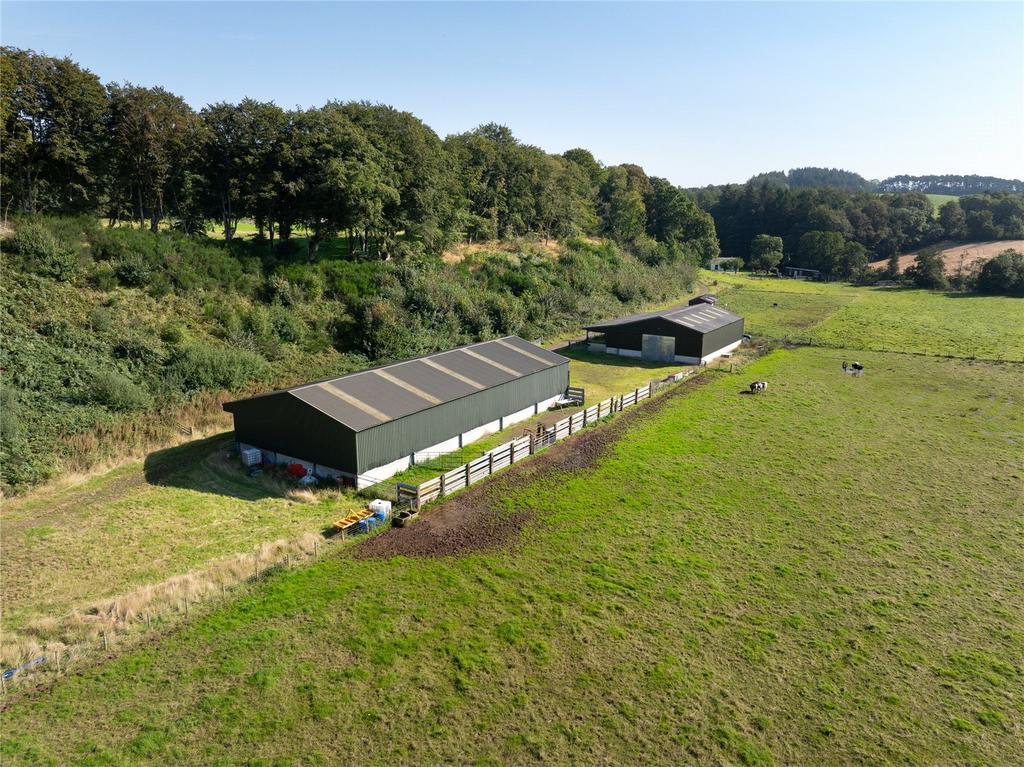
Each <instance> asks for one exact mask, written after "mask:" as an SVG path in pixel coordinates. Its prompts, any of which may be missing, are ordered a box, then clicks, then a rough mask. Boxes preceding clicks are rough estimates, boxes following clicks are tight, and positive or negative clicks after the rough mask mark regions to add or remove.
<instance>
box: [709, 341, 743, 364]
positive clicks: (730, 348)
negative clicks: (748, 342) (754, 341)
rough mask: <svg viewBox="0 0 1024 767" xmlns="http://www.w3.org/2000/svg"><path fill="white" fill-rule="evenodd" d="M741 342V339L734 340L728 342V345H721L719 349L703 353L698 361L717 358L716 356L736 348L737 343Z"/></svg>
mask: <svg viewBox="0 0 1024 767" xmlns="http://www.w3.org/2000/svg"><path fill="white" fill-rule="evenodd" d="M742 343H743V341H742V340H739V341H734V342H733V343H731V344H729V345H728V346H723V347H722V348H721V349H719V350H717V351H714V352H711V354H705V355H704V356H703V357H701V358H700V361H701V362H702V363H707V362H711V360H713V359H717V358H718V357H721V356H722V355H723V354H728V353H729V352H731V351H732V350H733V349H736V348H738V347H739V345H740V344H742Z"/></svg>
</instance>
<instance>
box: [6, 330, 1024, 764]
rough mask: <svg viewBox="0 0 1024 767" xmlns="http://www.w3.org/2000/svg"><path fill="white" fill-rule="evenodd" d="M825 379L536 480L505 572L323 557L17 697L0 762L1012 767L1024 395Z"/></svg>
mask: <svg viewBox="0 0 1024 767" xmlns="http://www.w3.org/2000/svg"><path fill="white" fill-rule="evenodd" d="M841 357H842V354H841V353H839V352H837V351H834V350H828V349H815V348H802V349H798V350H793V351H780V352H776V353H773V354H772V355H770V356H769V357H766V358H764V359H762V360H760V361H758V362H756V363H754V364H753V365H752V366H751V367H750V369H749V370H748V371H747V372H748V373H749V375H744V376H742V377H740V376H729V375H725V374H719V375H716V376H715V380H713V381H712V382H711V383H710V384H708V385H706V386H704V387H700V388H698V389H697V390H695V391H693V392H691V393H689V394H688V395H687V396H685V397H681V398H679V399H677V400H675V401H674V402H673V403H671V404H670V405H669V406H668V407H666V408H665V409H664V410H663V411H662V412H661V413H660V414H659V415H658V416H657V417H656V418H652V419H651V420H650V421H648V422H646V423H643V424H641V425H639V426H638V428H636V429H635V430H633V431H631V432H629V433H628V434H627V435H626V436H625V437H624V438H623V439H622V440H621V441H620V442H618V443H615V444H614V445H613V446H612V449H611V453H610V454H609V455H608V456H607V457H606V458H605V459H604V460H602V461H601V462H599V464H598V466H597V467H596V468H594V469H592V470H586V471H577V472H571V473H566V474H564V475H561V476H560V477H558V478H554V479H555V480H556V481H552V479H553V478H551V477H548V478H547V481H545V482H544V483H534V484H526V485H524V486H523V487H522V488H521V489H520V490H518V491H515V492H514V493H513V494H511V495H510V496H509V497H507V499H506V500H505V506H506V507H507V509H508V510H509V511H516V510H520V509H531V510H533V512H534V513H535V514H536V519H535V522H534V523H533V524H532V525H531V526H530V527H528V528H527V531H526V533H525V535H524V537H523V539H522V540H521V541H520V542H519V545H518V546H516V547H515V548H514V549H512V550H509V551H497V552H493V553H489V554H482V555H474V556H470V557H465V558H460V559H440V560H413V559H403V558H399V559H395V560H390V561H380V560H377V561H357V560H353V559H350V558H347V557H332V558H330V559H328V560H325V561H322V562H320V563H318V564H316V565H314V566H311V567H308V568H305V569H302V570H298V571H293V572H286V573H281V574H280V575H276V576H274V577H273V578H271V580H270V581H269V582H268V583H267V584H266V585H265V587H263V588H261V589H259V590H258V592H256V593H254V594H253V595H251V596H246V597H244V598H242V599H240V600H239V601H237V602H236V603H233V604H230V605H227V606H225V607H224V608H222V609H219V610H216V611H215V612H213V613H212V614H210V615H209V616H207V617H203V618H200V619H197V620H195V621H194V622H193V623H191V624H189V625H187V626H185V627H184V628H183V629H182V630H180V631H178V632H176V633H174V634H172V635H170V636H167V637H164V638H160V639H158V640H155V641H154V642H153V643H152V644H151V645H149V646H147V647H144V648H141V649H138V650H135V651H132V652H130V653H128V654H126V655H125V656H123V657H120V658H117V659H114V660H112V661H110V662H109V663H107V664H105V665H103V666H100V667H97V668H94V669H91V670H86V671H84V672H83V673H82V674H80V675H76V676H70V677H67V678H65V679H64V680H62V681H61V682H60V683H59V684H57V685H56V686H55V687H54V688H53V689H52V690H50V691H48V692H44V693H41V694H38V695H36V696H34V697H30V698H26V699H22V700H19V701H16V702H15V703H14V704H13V705H12V706H11V707H10V708H9V709H8V710H7V711H6V712H5V715H4V716H5V722H4V732H3V740H2V751H0V753H2V755H3V757H4V764H5V765H22V764H50V765H58V764H59V765H66V764H107V765H144V764H160V765H165V764H168V763H175V764H203V765H230V764H239V765H241V764H338V763H342V764H351V765H363V764H367V765H369V764H388V765H399V764H410V765H412V764H415V765H419V764H440V763H446V762H451V763H458V764H489V765H493V764H534V763H537V762H538V761H545V762H551V763H555V764H598V763H610V764H641V763H642V764H666V765H668V764H671V765H675V764H681V763H701V764H746V765H769V764H778V765H782V764H815V765H827V764H836V765H839V764H842V765H846V764H851V763H870V764H878V763H903V764H922V765H934V764H971V763H977V764H982V763H984V764H990V765H1014V764H1021V763H1022V762H1024V739H1022V738H1021V737H1020V734H1021V732H1022V727H1024V721H1022V718H1024V669H1022V667H1021V658H1022V657H1024V575H1022V573H1024V508H1022V505H1021V493H1020V490H1021V483H1022V477H1024V469H1022V465H1021V464H1022V460H1021V459H1022V455H1024V453H1022V447H1024V415H1022V409H1021V407H1020V405H1021V403H1022V402H1024V375H1022V372H1024V371H1022V367H1021V366H1020V365H1012V364H990V363H982V362H968V361H962V360H953V359H937V358H930V357H920V356H912V355H897V354H880V353H872V352H867V353H864V354H862V361H863V362H864V363H865V364H866V365H867V369H868V371H869V372H868V374H867V375H865V376H863V377H861V378H853V377H849V376H846V375H844V374H843V373H842V372H841V370H840V368H839V364H840V362H841ZM754 377H756V378H763V379H765V380H769V381H770V382H771V388H770V389H769V392H768V393H767V394H765V395H763V396H751V395H747V394H741V393H740V392H741V390H742V389H745V386H744V384H745V382H746V381H747V380H748V378H754ZM555 449H571V444H569V443H567V444H565V445H564V446H563V448H555ZM512 471H514V469H513V470H512Z"/></svg>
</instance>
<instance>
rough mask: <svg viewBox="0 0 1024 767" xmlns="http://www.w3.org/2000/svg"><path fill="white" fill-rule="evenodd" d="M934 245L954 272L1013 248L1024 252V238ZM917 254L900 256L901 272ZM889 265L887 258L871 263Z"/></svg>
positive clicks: (949, 272)
mask: <svg viewBox="0 0 1024 767" xmlns="http://www.w3.org/2000/svg"><path fill="white" fill-rule="evenodd" d="M934 247H936V248H938V249H939V250H940V251H941V253H942V257H943V259H944V260H945V262H946V273H947V274H954V273H956V271H957V270H958V269H960V268H963V269H965V270H966V269H969V268H970V266H971V264H973V263H974V262H975V261H980V260H982V259H989V258H992V257H993V256H995V255H997V254H999V253H1001V252H1003V251H1004V250H1011V249H1012V250H1017V251H1021V252H1024V240H989V241H986V242H967V243H956V242H940V243H937V244H936V245H935V246H934ZM916 255H917V251H915V252H914V253H905V254H903V255H902V256H900V261H899V263H900V271H901V272H902V271H906V269H907V268H908V267H910V266H913V264H914V258H915V257H916ZM888 265H889V262H888V261H887V260H885V259H882V260H880V261H873V262H872V263H871V267H872V268H873V269H883V268H885V267H887V266H888Z"/></svg>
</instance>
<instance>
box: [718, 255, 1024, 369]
mask: <svg viewBox="0 0 1024 767" xmlns="http://www.w3.org/2000/svg"><path fill="white" fill-rule="evenodd" d="M719 283H720V284H719V286H718V287H717V290H718V291H719V295H720V300H721V302H722V306H724V307H727V308H729V309H730V310H732V311H735V312H738V313H739V314H742V315H743V316H744V317H745V318H746V321H747V322H746V327H747V329H748V330H749V331H750V332H753V333H759V334H764V335H768V336H772V337H783V336H788V335H792V336H798V337H802V338H809V339H812V340H813V341H814V342H815V343H820V344H824V345H828V346H835V347H843V348H847V349H851V350H858V349H869V350H875V351H901V352H911V353H915V354H930V355H938V356H952V357H967V358H971V357H979V358H984V359H997V360H1013V361H1021V360H1024V301H1021V300H1020V299H1017V298H1007V297H996V296H978V295H970V294H958V293H938V292H934V291H928V290H911V289H891V288H859V287H850V286H847V285H841V284H839V283H820V282H807V281H802V280H786V279H754V278H751V277H745V276H742V275H739V276H734V275H727V276H724V277H719Z"/></svg>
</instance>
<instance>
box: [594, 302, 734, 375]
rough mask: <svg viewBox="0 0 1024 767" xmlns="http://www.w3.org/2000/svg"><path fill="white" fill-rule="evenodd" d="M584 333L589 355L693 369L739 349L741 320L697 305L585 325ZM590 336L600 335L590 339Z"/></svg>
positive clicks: (724, 312)
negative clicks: (639, 360) (631, 358)
mask: <svg viewBox="0 0 1024 767" xmlns="http://www.w3.org/2000/svg"><path fill="white" fill-rule="evenodd" d="M586 330H587V340H588V342H589V348H590V350H591V351H595V352H605V353H607V354H618V355H620V356H623V357H639V358H640V359H645V360H652V361H659V362H684V363H688V364H691V365H696V364H700V363H702V362H708V361H710V360H713V359H714V358H715V357H718V356H719V355H722V354H726V353H728V352H730V351H732V350H733V349H735V348H736V347H737V346H739V345H740V343H741V342H742V340H743V318H742V317H740V316H738V315H735V314H733V313H732V312H727V311H726V310H725V309H722V308H720V307H717V306H711V305H709V304H705V303H699V304H694V305H693V306H684V307H682V308H676V309H665V310H662V311H659V312H648V313H646V314H634V315H631V316H629V317H620V318H619V319H617V320H611V321H609V322H602V323H600V324H598V325H589V326H588V327H587V328H586ZM591 332H595V333H599V334H600V335H599V336H598V337H597V338H595V339H591V337H590V333H591Z"/></svg>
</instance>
